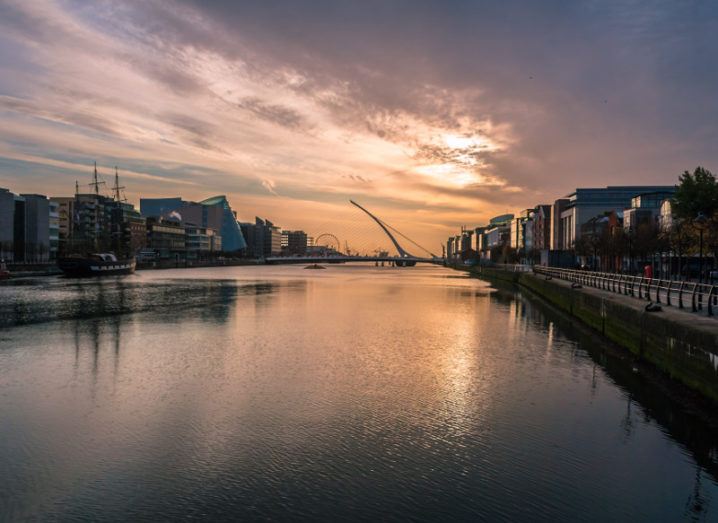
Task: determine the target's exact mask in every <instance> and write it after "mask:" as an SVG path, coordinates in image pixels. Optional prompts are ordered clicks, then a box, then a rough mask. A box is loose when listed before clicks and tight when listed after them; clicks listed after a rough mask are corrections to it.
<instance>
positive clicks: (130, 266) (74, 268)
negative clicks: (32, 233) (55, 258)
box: [57, 258, 136, 278]
mask: <svg viewBox="0 0 718 523" xmlns="http://www.w3.org/2000/svg"><path fill="white" fill-rule="evenodd" d="M135 265H136V262H135V260H134V259H124V260H116V261H100V260H92V259H85V258H64V259H61V260H60V261H59V262H58V263H57V266H58V267H59V268H60V270H61V271H62V272H63V273H64V274H65V276H70V277H76V278H79V277H86V276H121V275H123V274H132V273H133V272H135Z"/></svg>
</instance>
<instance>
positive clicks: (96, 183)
mask: <svg viewBox="0 0 718 523" xmlns="http://www.w3.org/2000/svg"><path fill="white" fill-rule="evenodd" d="M104 184H105V182H99V181H97V162H95V174H94V175H93V177H92V183H91V184H89V185H92V186H94V187H95V196H99V195H100V185H104Z"/></svg>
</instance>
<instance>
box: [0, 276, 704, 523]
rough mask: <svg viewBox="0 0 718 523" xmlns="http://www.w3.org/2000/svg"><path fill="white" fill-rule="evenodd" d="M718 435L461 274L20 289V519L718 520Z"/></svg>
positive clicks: (8, 488) (2, 346)
mask: <svg viewBox="0 0 718 523" xmlns="http://www.w3.org/2000/svg"><path fill="white" fill-rule="evenodd" d="M717 472H718V439H717V438H716V434H715V433H712V432H711V431H710V430H709V429H708V428H707V427H706V426H704V425H703V424H702V423H701V421H700V420H698V419H694V418H693V417H691V415H690V414H688V413H685V412H684V409H682V407H681V406H680V405H676V404H674V403H672V401H671V400H669V399H668V398H666V397H665V396H664V395H663V394H662V393H661V391H660V389H659V388H658V387H657V386H655V385H654V384H653V383H652V382H651V380H649V379H648V378H646V377H645V376H644V375H643V373H642V371H641V370H640V368H637V367H635V366H633V365H632V363H631V362H630V360H627V359H626V358H621V357H619V356H616V355H615V354H614V349H611V348H610V347H607V346H605V345H603V342H602V341H600V340H598V339H596V337H595V336H593V335H590V334H588V333H586V332H585V331H584V330H583V329H580V328H577V327H575V326H574V325H572V323H571V321H570V320H569V319H567V318H565V317H564V316H562V315H560V314H558V313H556V312H554V311H552V310H551V309H549V308H547V307H546V306H545V305H543V304H542V303H539V302H538V301H536V300H535V299H534V298H529V297H526V296H524V295H522V293H521V292H518V291H515V290H511V289H508V290H507V289H499V290H497V289H494V288H492V287H491V286H490V285H489V284H488V283H486V282H483V281H480V280H478V279H473V278H470V277H468V276H467V275H466V274H464V273H460V272H454V271H451V270H449V269H445V268H441V267H415V268H405V269H402V268H390V267H385V268H381V267H374V266H357V265H355V266H351V265H346V266H339V265H337V266H334V265H330V266H328V268H327V269H326V270H305V269H304V268H303V267H299V266H283V267H227V268H209V269H187V270H182V269H180V270H165V271H143V272H138V273H137V274H135V275H133V276H129V277H125V278H118V279H107V280H68V279H63V278H44V279H34V280H33V279H28V280H18V281H17V282H16V283H13V284H9V285H3V286H1V287H0V478H1V479H2V485H3V486H2V488H0V520H3V521H4V520H8V521H14V520H25V519H38V520H63V521H74V520H93V521H137V520H167V519H180V518H182V519H184V518H195V519H205V520H215V521H216V520H267V519H273V520H286V519H311V520H317V519H323V520H328V519H331V520H377V519H379V520H407V519H411V520H421V521H436V520H488V521H519V520H532V521H639V520H640V521H677V520H697V521H704V520H705V521H711V520H712V521H716V520H718V482H717V480H716V477H717Z"/></svg>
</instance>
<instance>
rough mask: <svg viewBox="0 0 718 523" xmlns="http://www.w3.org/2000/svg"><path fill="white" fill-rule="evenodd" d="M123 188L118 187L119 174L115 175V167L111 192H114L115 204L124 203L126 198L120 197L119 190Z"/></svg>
mask: <svg viewBox="0 0 718 523" xmlns="http://www.w3.org/2000/svg"><path fill="white" fill-rule="evenodd" d="M124 188H125V187H124V185H123V186H121V187H120V176H119V174H117V166H116V165H115V186H114V187H113V188H112V190H113V191H114V192H115V200H116V201H117V203H120V202H124V201H126V200H127V198H121V197H120V190H123V189H124Z"/></svg>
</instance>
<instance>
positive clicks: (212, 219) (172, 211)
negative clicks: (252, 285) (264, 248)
mask: <svg viewBox="0 0 718 523" xmlns="http://www.w3.org/2000/svg"><path fill="white" fill-rule="evenodd" d="M140 213H141V214H142V216H144V217H145V218H149V217H160V216H163V217H172V218H175V219H177V218H178V219H180V220H182V221H183V222H191V223H193V224H195V225H199V226H201V227H210V228H212V229H214V230H215V231H218V232H219V235H220V236H221V237H222V251H223V252H237V251H243V250H245V249H246V248H247V242H246V241H245V239H244V236H242V231H241V230H240V228H239V224H238V223H237V215H236V213H235V212H234V211H233V210H232V207H230V205H229V202H228V201H227V197H226V196H224V195H220V196H213V197H212V198H207V199H206V200H202V201H201V202H186V201H184V200H182V198H142V199H140ZM171 215H172V216H171Z"/></svg>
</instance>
